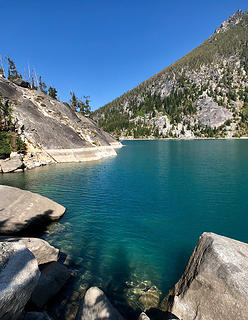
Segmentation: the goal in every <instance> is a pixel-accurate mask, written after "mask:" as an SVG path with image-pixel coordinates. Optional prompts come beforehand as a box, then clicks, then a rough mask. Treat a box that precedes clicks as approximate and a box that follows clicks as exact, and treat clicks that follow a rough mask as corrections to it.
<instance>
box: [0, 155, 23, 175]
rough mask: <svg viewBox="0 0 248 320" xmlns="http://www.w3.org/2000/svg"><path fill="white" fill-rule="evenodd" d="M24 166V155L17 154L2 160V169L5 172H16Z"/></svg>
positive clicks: (0, 165)
mask: <svg viewBox="0 0 248 320" xmlns="http://www.w3.org/2000/svg"><path fill="white" fill-rule="evenodd" d="M22 168H23V161H22V156H21V155H19V154H17V155H16V156H12V157H11V158H8V159H5V160H0V171H2V172H3V173H9V172H14V171H16V170H18V169H22Z"/></svg>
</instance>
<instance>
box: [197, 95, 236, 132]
mask: <svg viewBox="0 0 248 320" xmlns="http://www.w3.org/2000/svg"><path fill="white" fill-rule="evenodd" d="M197 109H198V110H197V116H198V121H199V123H200V124H201V125H203V126H208V127H210V128H218V127H219V126H221V125H223V124H224V123H225V121H227V120H229V119H232V117H233V115H232V113H231V112H230V111H229V110H227V109H226V108H224V107H221V106H219V105H218V104H217V103H216V102H214V101H213V100H212V99H211V98H210V97H205V98H203V99H199V100H198V101H197Z"/></svg>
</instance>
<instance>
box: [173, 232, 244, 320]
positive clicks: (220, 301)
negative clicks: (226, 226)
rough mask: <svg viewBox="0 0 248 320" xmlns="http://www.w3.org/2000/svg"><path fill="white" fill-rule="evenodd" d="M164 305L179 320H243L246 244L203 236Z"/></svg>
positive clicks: (214, 235)
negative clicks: (166, 304)
mask: <svg viewBox="0 0 248 320" xmlns="http://www.w3.org/2000/svg"><path fill="white" fill-rule="evenodd" d="M168 301H169V311H170V312H171V313H172V314H174V315H176V316H177V317H178V318H179V319H183V320H193V319H197V320H216V319H228V320H237V319H239V320H247V319H248V244H246V243H242V242H239V241H236V240H232V239H229V238H226V237H223V236H219V235H217V234H214V233H203V234H202V236H201V237H200V239H199V242H198V244H197V246H196V248H195V249H194V252H193V254H192V256H191V258H190V260H189V262H188V265H187V267H186V270H185V271H184V273H183V275H182V277H181V279H180V280H179V281H178V283H177V284H176V285H175V287H174V290H173V293H172V295H171V296H170V297H169V299H168Z"/></svg>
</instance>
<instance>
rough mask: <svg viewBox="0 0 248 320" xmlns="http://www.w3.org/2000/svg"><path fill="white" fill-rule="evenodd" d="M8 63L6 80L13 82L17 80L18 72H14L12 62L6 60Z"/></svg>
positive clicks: (14, 67)
mask: <svg viewBox="0 0 248 320" xmlns="http://www.w3.org/2000/svg"><path fill="white" fill-rule="evenodd" d="M8 63H9V70H8V79H9V80H10V81H13V80H15V79H17V78H18V72H17V70H16V66H15V64H14V61H13V60H11V59H10V58H8Z"/></svg>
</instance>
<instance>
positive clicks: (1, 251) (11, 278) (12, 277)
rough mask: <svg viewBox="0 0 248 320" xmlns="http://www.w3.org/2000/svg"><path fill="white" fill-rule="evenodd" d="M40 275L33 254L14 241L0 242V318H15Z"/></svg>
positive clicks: (12, 319)
mask: <svg viewBox="0 0 248 320" xmlns="http://www.w3.org/2000/svg"><path fill="white" fill-rule="evenodd" d="M39 276H40V271H39V269H38V264H37V261H36V259H35V258H34V256H33V254H32V253H31V252H30V251H29V250H28V249H27V248H26V247H25V246H24V245H21V244H19V243H14V242H1V243H0V319H1V320H16V319H18V318H19V317H20V315H21V314H22V312H23V309H24V307H25V305H26V303H27V302H28V300H29V299H30V296H31V294H32V292H33V290H34V288H35V287H36V285H37V283H38V280H39Z"/></svg>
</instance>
